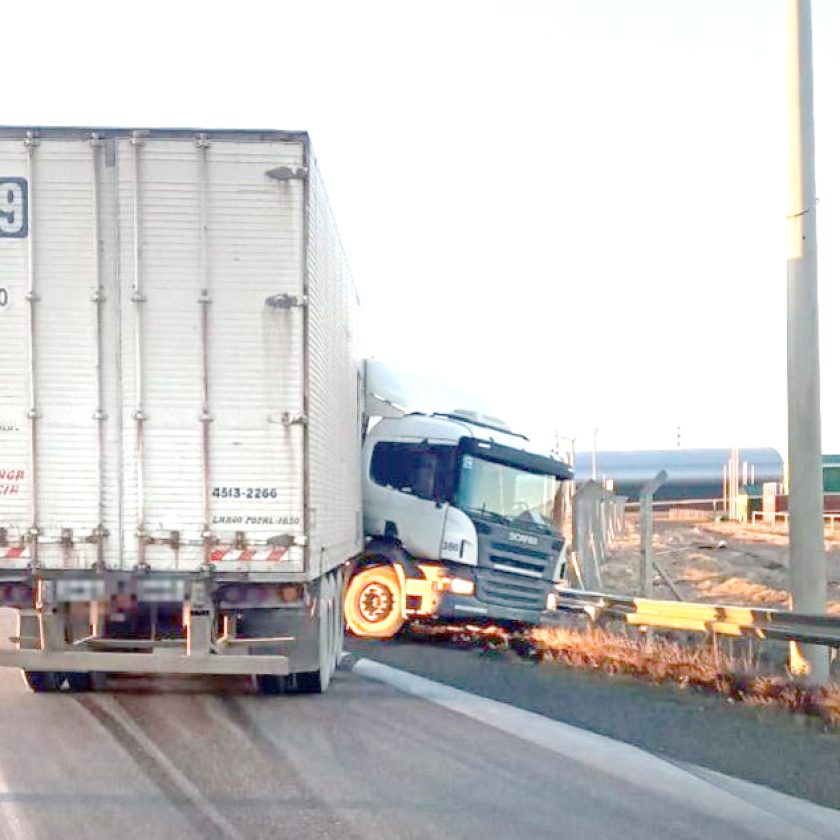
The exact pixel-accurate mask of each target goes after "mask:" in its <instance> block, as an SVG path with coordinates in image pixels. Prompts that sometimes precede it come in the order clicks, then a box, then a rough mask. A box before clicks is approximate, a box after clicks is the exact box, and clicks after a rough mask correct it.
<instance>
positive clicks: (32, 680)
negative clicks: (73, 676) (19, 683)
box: [23, 671, 64, 694]
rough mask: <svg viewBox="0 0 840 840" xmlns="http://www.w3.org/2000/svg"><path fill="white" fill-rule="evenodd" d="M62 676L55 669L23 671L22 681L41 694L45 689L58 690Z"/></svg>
mask: <svg viewBox="0 0 840 840" xmlns="http://www.w3.org/2000/svg"><path fill="white" fill-rule="evenodd" d="M63 676H64V675H63V674H59V673H58V672H56V671H24V672H23V681H24V682H25V683H26V684H27V685H28V686H29V688H30V690H31V691H34V692H35V693H36V694H41V693H42V692H45V691H58V689H59V688H60V687H61V682H62V681H63V680H62V678H63Z"/></svg>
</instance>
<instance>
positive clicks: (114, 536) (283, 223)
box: [0, 128, 363, 692]
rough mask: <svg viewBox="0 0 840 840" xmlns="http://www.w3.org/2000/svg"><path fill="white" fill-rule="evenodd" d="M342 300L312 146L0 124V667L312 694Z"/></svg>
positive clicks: (339, 554)
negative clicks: (206, 677) (5, 642)
mask: <svg viewBox="0 0 840 840" xmlns="http://www.w3.org/2000/svg"><path fill="white" fill-rule="evenodd" d="M355 309H356V293H355V291H354V287H353V283H352V280H351V277H350V274H349V271H348V269H347V265H346V262H345V259H344V255H343V252H342V249H341V245H340V242H339V238H338V235H337V232H336V228H335V225H334V223H333V219H332V216H331V212H330V208H329V204H328V202H327V197H326V193H325V191H324V186H323V184H322V181H321V178H320V176H319V174H318V169H317V166H316V164H315V160H314V158H313V156H312V151H311V147H310V142H309V139H308V137H307V135H306V134H304V133H287V132H276V131H192V130H113V129H55V128H50V129H25V128H2V129H0V606H7V607H14V608H16V609H18V610H19V616H20V622H19V633H18V636H17V640H16V641H17V649H16V650H2V651H0V664H2V665H11V666H16V667H19V668H22V669H23V670H24V673H25V676H26V679H27V682H28V683H29V685H30V686H31V687H32V689H34V690H36V691H50V690H56V689H58V688H61V687H68V686H69V687H70V688H71V689H77V690H78V689H84V688H88V687H89V686H90V685H91V680H92V674H97V673H100V672H132V673H220V674H253V675H255V676H256V678H257V680H258V684H259V686H260V687H261V688H262V689H263V690H264V691H267V692H273V691H277V690H279V689H280V688H281V687H285V686H286V685H288V684H289V683H290V682H291V683H292V684H293V685H296V686H297V687H298V688H299V689H301V690H304V691H322V690H324V689H325V688H326V686H327V684H328V682H329V680H330V675H331V674H332V672H333V669H334V668H335V665H336V663H337V660H338V658H339V655H340V651H341V640H342V635H343V628H342V621H341V598H342V587H343V581H342V576H341V567H342V564H343V563H345V561H347V560H348V558H351V557H353V556H356V555H357V554H359V553H360V552H361V550H362V548H363V534H362V510H361V497H360V480H359V476H360V447H359V441H360V438H361V432H360V427H361V426H360V424H361V395H362V391H361V368H360V366H359V363H358V359H357V356H356V354H355V347H354V321H355Z"/></svg>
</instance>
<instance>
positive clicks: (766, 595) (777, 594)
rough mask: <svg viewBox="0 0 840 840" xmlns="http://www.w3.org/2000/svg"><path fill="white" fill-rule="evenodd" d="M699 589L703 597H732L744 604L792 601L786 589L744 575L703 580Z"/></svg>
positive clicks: (698, 585) (698, 586)
mask: <svg viewBox="0 0 840 840" xmlns="http://www.w3.org/2000/svg"><path fill="white" fill-rule="evenodd" d="M697 589H698V591H699V592H700V593H701V595H702V597H703V598H720V599H726V600H728V599H730V598H731V599H736V600H738V601H739V602H740V603H744V604H786V603H788V601H790V593H789V592H786V591H785V590H784V589H773V588H772V587H769V586H765V585H764V584H762V583H754V582H753V581H750V580H747V579H746V578H742V577H730V578H727V579H726V580H722V581H714V580H701V581H699V582H698V583H697Z"/></svg>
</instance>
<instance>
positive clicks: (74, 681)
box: [64, 671, 93, 691]
mask: <svg viewBox="0 0 840 840" xmlns="http://www.w3.org/2000/svg"><path fill="white" fill-rule="evenodd" d="M64 676H65V677H67V687H68V688H69V689H70V691H92V690H93V674H90V673H87V672H86V671H68V672H67V673H66V674H65V675H64Z"/></svg>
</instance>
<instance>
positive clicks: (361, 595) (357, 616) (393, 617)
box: [344, 566, 405, 639]
mask: <svg viewBox="0 0 840 840" xmlns="http://www.w3.org/2000/svg"><path fill="white" fill-rule="evenodd" d="M344 619H345V621H346V622H347V628H348V629H349V630H350V632H351V633H352V634H353V635H354V636H362V637H367V638H370V639H390V638H391V637H392V636H395V635H396V634H397V632H398V631H399V629H400V628H401V627H402V626H403V624H404V622H405V619H404V618H403V617H402V590H401V589H400V581H399V579H398V578H397V573H396V572H395V571H394V569H393V568H392V567H391V566H373V567H372V568H369V569H364V570H363V571H361V572H359V573H358V574H356V575H354V576H353V577H352V578H351V580H350V583H348V584H347V592H346V593H345V595H344Z"/></svg>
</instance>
